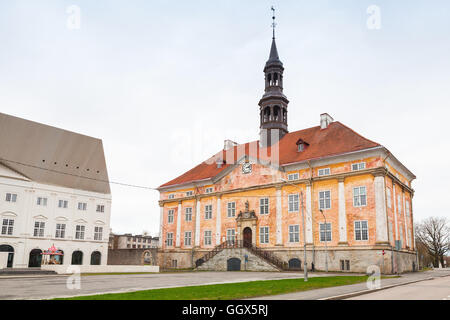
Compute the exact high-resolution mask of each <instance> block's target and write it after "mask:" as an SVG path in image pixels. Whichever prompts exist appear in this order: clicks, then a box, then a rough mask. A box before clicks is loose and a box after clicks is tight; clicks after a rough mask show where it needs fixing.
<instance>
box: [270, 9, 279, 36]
mask: <svg viewBox="0 0 450 320" xmlns="http://www.w3.org/2000/svg"><path fill="white" fill-rule="evenodd" d="M270 10H272V12H273V15H272V20H273V22H272V29H273V39H275V27H276V26H277V24H276V23H275V8H274V7H273V6H272V7H271V8H270Z"/></svg>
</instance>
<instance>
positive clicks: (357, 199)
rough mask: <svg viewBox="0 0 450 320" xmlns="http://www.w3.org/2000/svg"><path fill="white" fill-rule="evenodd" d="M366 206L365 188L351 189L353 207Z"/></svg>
mask: <svg viewBox="0 0 450 320" xmlns="http://www.w3.org/2000/svg"><path fill="white" fill-rule="evenodd" d="M366 205H367V194H366V187H356V188H353V206H354V207H364V206H366Z"/></svg>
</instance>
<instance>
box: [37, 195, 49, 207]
mask: <svg viewBox="0 0 450 320" xmlns="http://www.w3.org/2000/svg"><path fill="white" fill-rule="evenodd" d="M47 203H48V198H46V197H37V198H36V205H38V206H43V207H46V206H47Z"/></svg>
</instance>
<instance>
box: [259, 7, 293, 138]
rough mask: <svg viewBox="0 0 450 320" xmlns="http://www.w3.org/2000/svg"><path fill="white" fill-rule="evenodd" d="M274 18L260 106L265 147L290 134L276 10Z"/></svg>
mask: <svg viewBox="0 0 450 320" xmlns="http://www.w3.org/2000/svg"><path fill="white" fill-rule="evenodd" d="M271 9H272V11H273V16H272V20H273V23H272V30H273V31H272V32H273V36H272V46H271V47H270V54H269V60H267V62H266V65H265V67H264V74H265V90H264V91H265V92H264V95H263V97H262V98H261V100H260V101H259V106H260V142H261V144H262V145H263V146H265V145H271V144H273V143H275V142H276V141H278V139H281V138H282V137H283V136H284V134H286V133H287V132H288V129H287V105H288V103H289V100H288V99H287V98H286V96H285V95H284V94H283V72H284V67H283V63H282V62H281V60H280V57H279V55H278V49H277V44H276V42H275V26H276V24H275V9H274V8H273V7H272V8H271Z"/></svg>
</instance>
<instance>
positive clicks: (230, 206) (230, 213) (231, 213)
mask: <svg viewBox="0 0 450 320" xmlns="http://www.w3.org/2000/svg"><path fill="white" fill-rule="evenodd" d="M235 216H236V202H235V201H230V202H228V203H227V217H228V218H233V217H235Z"/></svg>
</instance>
